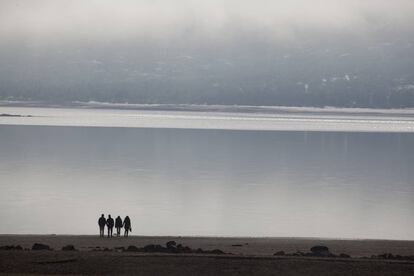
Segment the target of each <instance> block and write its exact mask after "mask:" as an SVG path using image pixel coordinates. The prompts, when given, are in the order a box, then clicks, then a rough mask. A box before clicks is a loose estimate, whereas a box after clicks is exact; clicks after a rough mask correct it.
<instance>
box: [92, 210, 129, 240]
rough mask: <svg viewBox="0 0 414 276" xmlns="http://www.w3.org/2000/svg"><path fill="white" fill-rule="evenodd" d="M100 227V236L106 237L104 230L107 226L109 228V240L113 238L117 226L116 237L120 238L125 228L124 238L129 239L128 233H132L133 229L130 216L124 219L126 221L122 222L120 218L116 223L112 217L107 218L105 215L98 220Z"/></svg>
mask: <svg viewBox="0 0 414 276" xmlns="http://www.w3.org/2000/svg"><path fill="white" fill-rule="evenodd" d="M98 225H99V236H100V237H104V235H105V234H104V230H105V226H106V227H107V228H108V238H111V237H112V230H113V228H114V226H115V228H116V236H117V237H119V236H120V235H121V228H122V227H123V228H124V229H125V232H124V237H128V233H129V232H130V231H132V228H131V220H130V219H129V217H128V216H126V217H125V218H124V221H122V219H121V217H120V216H118V217H117V218H116V219H115V221H114V219H113V218H112V217H111V215H108V218H107V219H106V218H105V215H104V214H102V215H101V217H100V218H99V219H98Z"/></svg>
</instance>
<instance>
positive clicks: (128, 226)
mask: <svg viewBox="0 0 414 276" xmlns="http://www.w3.org/2000/svg"><path fill="white" fill-rule="evenodd" d="M124 228H125V230H131V220H130V219H129V217H128V216H127V217H125V219H124Z"/></svg>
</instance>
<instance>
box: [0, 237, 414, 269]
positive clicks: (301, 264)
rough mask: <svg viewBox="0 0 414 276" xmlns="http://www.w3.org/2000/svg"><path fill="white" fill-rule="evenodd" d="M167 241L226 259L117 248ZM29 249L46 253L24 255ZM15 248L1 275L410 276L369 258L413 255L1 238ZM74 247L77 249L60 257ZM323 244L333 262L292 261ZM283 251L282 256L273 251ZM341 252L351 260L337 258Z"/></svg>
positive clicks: (378, 248) (293, 245)
mask: <svg viewBox="0 0 414 276" xmlns="http://www.w3.org/2000/svg"><path fill="white" fill-rule="evenodd" d="M168 241H175V242H176V244H182V245H183V246H188V247H190V248H191V249H197V248H201V249H202V250H203V251H204V252H209V251H211V250H215V249H219V250H221V251H223V252H224V253H226V254H211V253H201V254H196V253H190V254H187V253H186V254H183V253H177V254H171V253H157V252H155V253H147V252H130V251H126V250H122V249H121V248H124V249H126V248H128V247H129V246H131V245H133V246H136V247H137V248H143V247H144V246H146V245H149V244H160V245H163V246H164V245H165V244H166V242H168ZM34 243H41V244H45V245H48V246H50V248H51V249H52V250H41V251H33V250H31V248H32V245H33V244H34ZM10 245H14V246H17V245H20V246H21V247H22V248H23V250H0V256H1V258H0V273H1V274H3V275H6V274H16V275H27V274H55V275H61V274H74V275H76V274H95V275H96V274H107V275H114V274H123V275H241V274H242V275H275V274H279V275H413V273H414V261H412V259H411V260H397V259H379V258H371V256H372V255H381V254H383V253H392V254H393V255H394V256H396V255H401V256H413V255H414V241H386V240H332V239H330V240H326V239H307V238H212V237H208V238H207V237H140V236H131V237H129V238H111V239H108V238H99V237H96V236H60V235H44V236H38V235H1V236H0V247H1V246H10ZM66 245H73V246H74V247H75V249H76V251H62V247H63V246H66ZM315 245H323V246H327V247H328V248H329V251H330V252H331V253H333V254H335V255H336V256H338V257H314V256H312V257H307V256H291V255H290V254H292V253H295V252H305V253H306V252H310V248H311V247H312V246H315ZM279 251H284V252H285V254H286V255H284V256H274V253H276V252H279ZM341 253H344V254H347V255H350V256H351V258H343V257H339V255H340V254H341Z"/></svg>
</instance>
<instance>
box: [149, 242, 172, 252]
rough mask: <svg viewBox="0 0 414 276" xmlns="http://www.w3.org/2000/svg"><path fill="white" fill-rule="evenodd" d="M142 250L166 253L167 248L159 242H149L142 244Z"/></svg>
mask: <svg viewBox="0 0 414 276" xmlns="http://www.w3.org/2000/svg"><path fill="white" fill-rule="evenodd" d="M143 250H144V252H149V253H166V252H168V251H169V250H168V249H167V248H165V247H163V246H161V245H159V244H149V245H146V246H144V248H143Z"/></svg>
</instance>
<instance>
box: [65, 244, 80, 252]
mask: <svg viewBox="0 0 414 276" xmlns="http://www.w3.org/2000/svg"><path fill="white" fill-rule="evenodd" d="M62 251H77V250H76V249H75V246H73V245H71V244H69V245H66V246H64V247H62Z"/></svg>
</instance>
